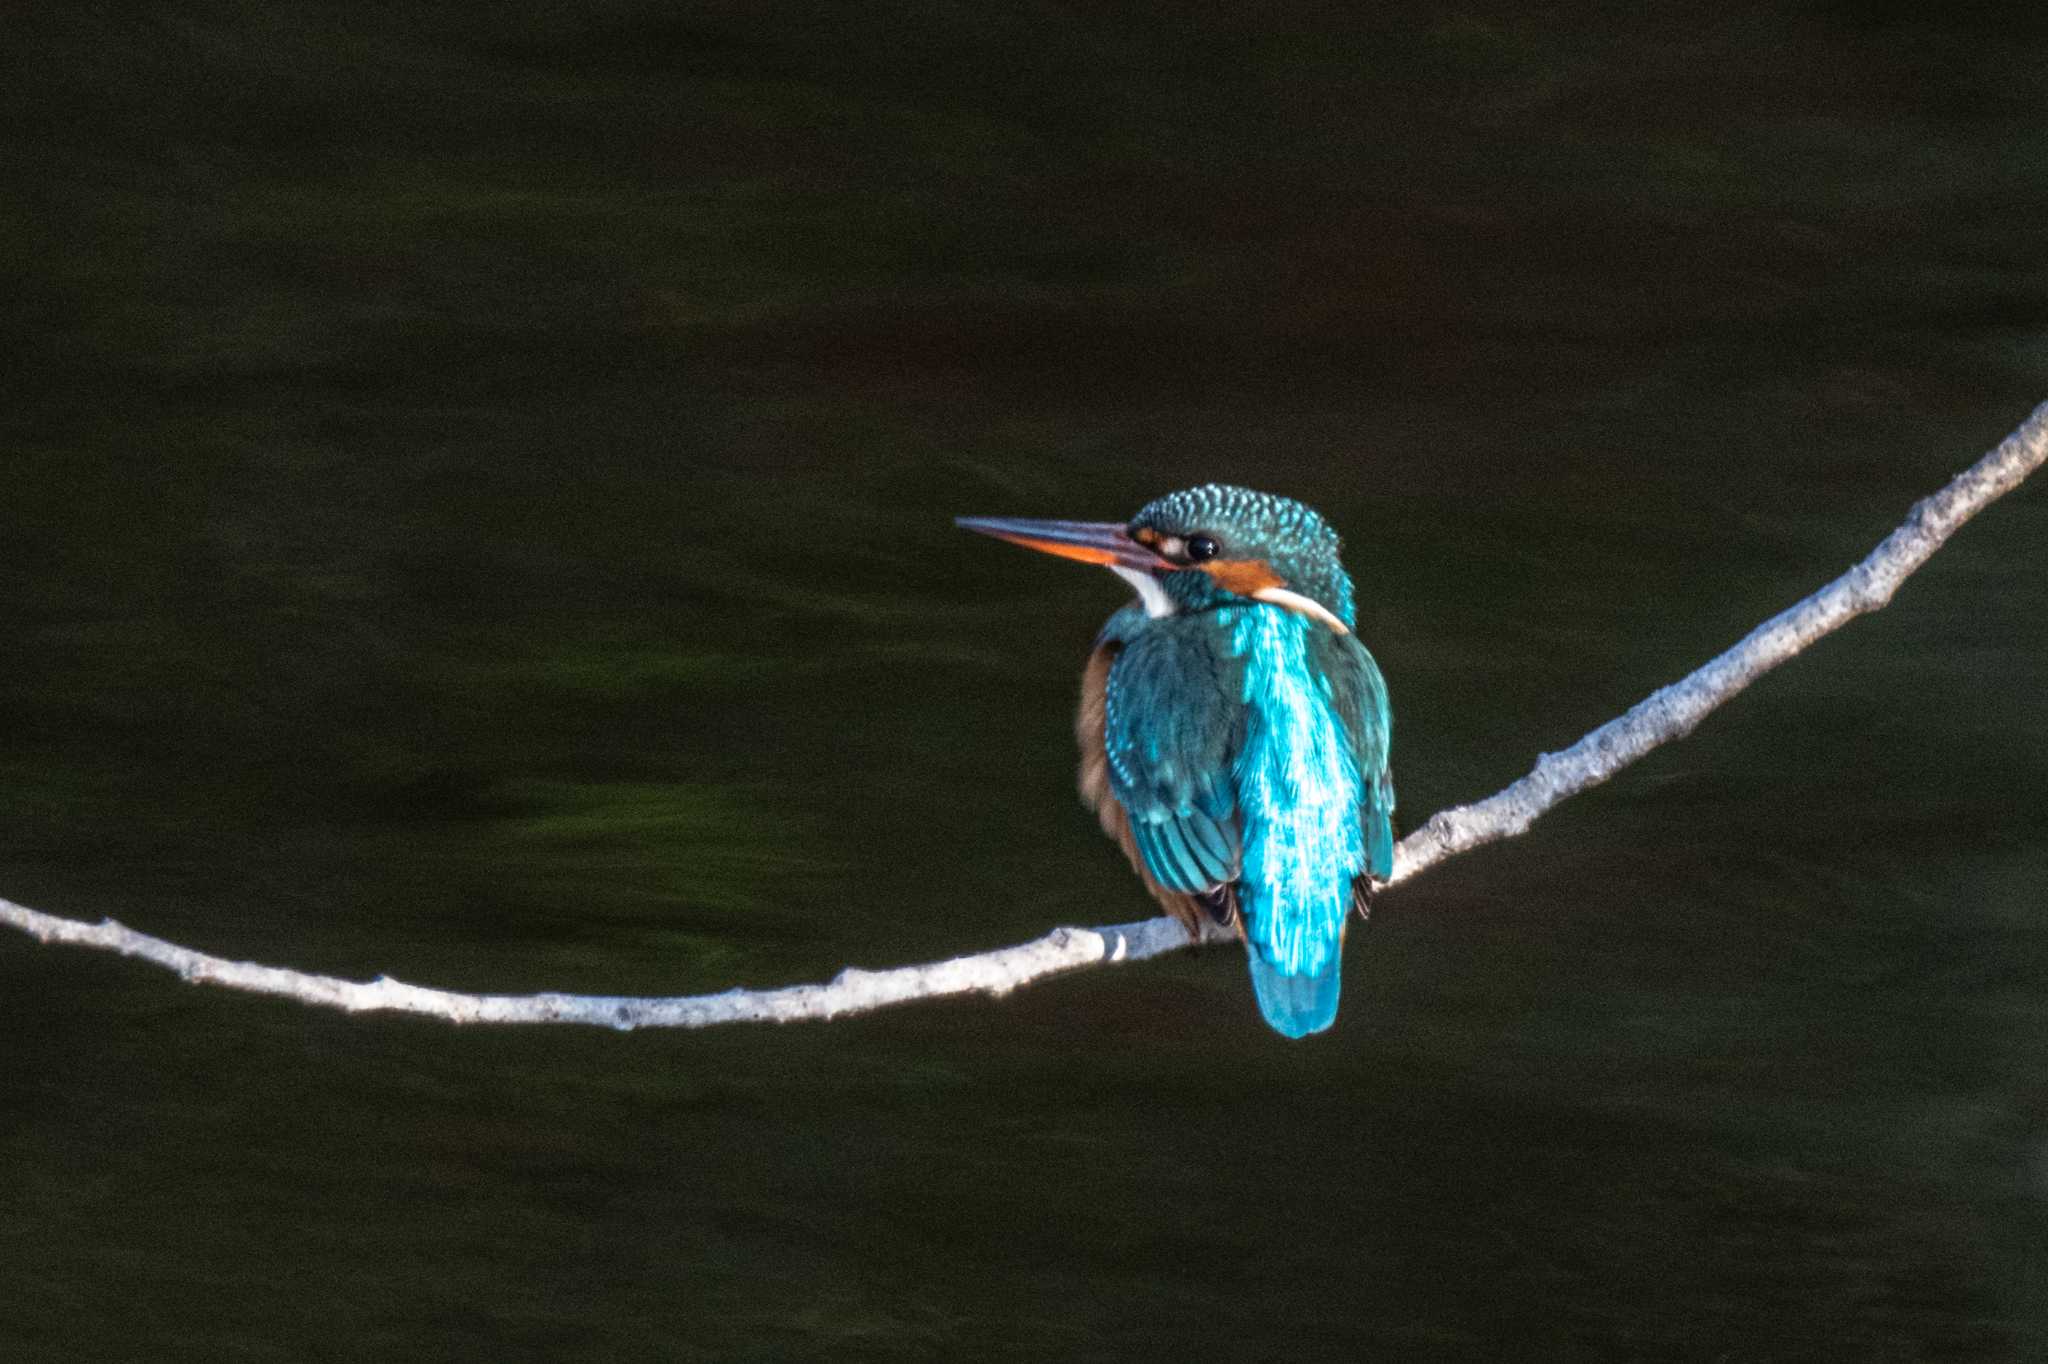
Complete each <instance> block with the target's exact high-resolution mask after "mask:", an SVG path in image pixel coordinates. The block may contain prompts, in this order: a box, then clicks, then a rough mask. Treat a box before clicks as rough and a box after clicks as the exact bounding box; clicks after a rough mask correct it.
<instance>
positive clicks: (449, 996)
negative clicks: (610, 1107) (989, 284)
mask: <svg viewBox="0 0 2048 1364" xmlns="http://www.w3.org/2000/svg"><path fill="white" fill-rule="evenodd" d="M2044 459H2048V403H2043V404H2042V405H2041V406H2039V407H2037V408H2035V409H2034V411H2033V413H2032V414H2031V415H2030V416H2029V417H2028V418H2027V420H2026V421H2025V422H2023V423H2021V425H2020V427H2019V429H2018V430H2016V431H2014V432H2013V433H2012V434H2011V435H2009V436H2007V437H2006V438H2005V440H2004V441H2003V442H2001V443H2000V444H1999V446H1998V448H1997V449H1995V450H1993V451H1991V452H1990V453H1989V454H1987V455H1985V456H1984V457H1983V458H1982V459H1980V460H1978V461H1977V462H1976V463H1975V464H1973V465H1971V466H1970V467H1969V468H1968V469H1966V470H1964V471H1963V472H1962V473H1961V474H1959V475H1957V477H1956V479H1955V481H1953V482H1952V483H1950V484H1949V485H1948V486H1947V487H1946V488H1943V489H1942V490H1941V491H1940V492H1938V493H1936V494H1934V495H1933V496H1932V497H1929V498H1926V499H1924V500H1923V501H1921V502H1920V503H1918V504H1917V505H1915V506H1914V508H1913V510H1912V513H1911V514H1910V515H1908V516H1907V518H1906V520H1905V523H1904V524H1903V525H1901V526H1900V527H1899V528H1898V529H1897V530H1895V531H1893V532H1892V533H1891V534H1890V535H1888V536H1886V537H1885V540H1884V542H1883V543H1882V544H1880V545H1879V546H1878V547H1877V548H1876V549H1875V550H1873V551H1871V553H1870V555H1869V557H1867V558H1866V559H1864V560H1863V562H1862V563H1860V564H1858V565H1856V567H1854V568H1852V569H1850V570H1849V571H1848V572H1847V573H1844V574H1843V575H1842V576H1841V577H1839V578H1837V579H1835V581H1833V582H1831V583H1829V584H1828V585H1827V586H1826V587H1824V588H1822V589H1821V590H1820V591H1818V592H1816V593H1814V594H1813V595H1812V596H1810V597H1808V598H1806V599H1805V600H1804V601H1802V602H1800V603H1798V604H1797V605H1795V606H1793V607H1791V608H1790V609H1789V610H1786V611H1783V612H1781V613H1779V614H1778V615H1776V616H1773V617H1772V618H1771V619H1769V620H1767V621H1765V622H1764V623H1763V624H1762V625H1759V626H1758V627H1757V628H1756V629H1754V630H1752V631H1750V632H1749V634H1748V636H1747V637H1745V638H1744V639H1743V640H1742V641H1741V643H1739V644H1737V645H1735V647H1734V648H1732V649H1729V650H1728V651H1727V652H1726V653H1724V654H1722V655H1720V656H1719V657H1718V658H1715V659H1714V660H1712V661H1711V662H1709V663H1707V664H1706V665H1705V666H1703V667H1701V668H1699V669H1698V670H1697V671H1695V672H1694V673H1692V674H1691V675H1690V676H1688V677H1686V678H1684V679H1683V680H1681V681H1678V682H1674V683H1672V684H1671V685H1670V686H1668V687H1664V688H1662V689H1661V690H1659V691H1657V692H1655V693H1653V694H1652V695H1650V696H1649V697H1648V698H1646V699H1645V700H1643V701H1640V702H1638V703H1637V704H1636V705H1635V706H1633V707H1631V708H1630V709H1629V711H1628V713H1627V714H1625V715H1622V716H1621V717H1619V718H1618V719H1614V720H1610V721H1608V722H1607V723H1606V724H1604V725H1602V726H1600V728H1598V729H1596V730H1594V731H1593V732H1592V733H1590V734H1588V735H1587V736H1586V737H1585V738H1583V739H1581V740H1579V741H1578V742H1577V743H1575V744H1573V745H1572V746H1571V747H1570V748H1568V749H1565V750H1564V751H1563V752H1561V753H1545V754H1543V755H1542V756H1541V757H1540V758H1538V759H1537V762H1536V766H1535V767H1534V769H1532V770H1531V771H1530V773H1529V775H1527V776H1526V777H1523V778H1522V779H1521V780H1519V781H1517V782H1515V783H1514V784H1513V785H1511V786H1509V787H1507V788H1506V789H1505V790H1503V791H1501V792H1499V793H1498V794H1496V795H1492V796H1489V797H1487V798H1486V799H1485V800H1482V801H1477V802H1475V803H1473V804H1471V805H1461V806H1458V807H1456V808H1454V809H1450V810H1444V811H1440V812H1439V813H1437V814H1435V815H1432V816H1431V817H1430V819H1429V821H1428V822H1427V823H1426V824H1424V825H1423V826H1422V828H1420V829H1418V830H1417V831H1416V832H1414V833H1412V834H1410V835H1409V836H1408V837H1407V838H1405V839H1403V840H1401V843H1400V845H1399V846H1398V847H1397V848H1395V850H1394V872H1393V875H1392V877H1391V878H1390V883H1398V882H1401V881H1406V880H1409V879H1410V878H1412V877H1415V876H1419V875H1421V874H1422V873H1423V872H1425V871H1427V870H1429V869H1430V868H1431V867H1433V866H1435V865H1436V864H1437V863H1439V862H1442V861H1443V860H1444V859H1446V858H1448V857H1453V856H1456V855H1457V854H1458V853H1461V852H1465V851H1467V850H1469V849H1472V848H1476V847H1479V846H1480V845H1481V844H1485V843H1492V842H1495V841H1496V840H1499V839H1503V838H1512V837H1514V836H1515V835H1517V834H1520V833H1522V832H1523V831H1525V830H1526V829H1527V828H1528V827H1529V825H1530V824H1531V823H1533V822H1534V821H1535V820H1536V818H1537V817H1538V816H1540V815H1542V814H1543V813H1544V812H1545V811H1547V810H1549V809H1550V808H1551V807H1552V806H1553V805H1556V804H1557V803H1558V802H1559V801H1562V800H1565V799H1566V798H1568V797H1570V796H1574V795H1576V794H1578V793H1579V792H1580V791H1583V790H1585V789H1586V788H1587V787H1589V786H1597V785H1598V784H1600V783H1601V782H1603V781H1606V780H1607V779H1608V778H1609V777H1611V776H1613V775H1614V774H1615V773H1616V772H1618V771H1620V770H1621V769H1622V768H1624V767H1626V766H1628V764H1630V763H1632V762H1634V761H1635V760H1636V759H1638V758H1640V757H1642V756H1643V755H1644V754H1646V753H1648V752H1649V751H1650V750H1651V749H1653V748H1656V747H1657V746H1658V745H1659V744H1663V743H1668V742H1669V741H1671V740H1673V739H1679V738H1683V737H1684V736H1685V735H1687V734H1690V733H1691V732H1692V731H1693V729H1694V728H1695V727H1696V726H1697V725H1698V724H1699V723H1700V721H1701V720H1703V719H1705V718H1706V716H1707V715H1708V713H1709V712H1711V711H1712V710H1713V709H1714V708H1715V707H1717V706H1719V705H1720V704H1721V703H1722V702H1724V701H1726V700H1727V699H1728V698H1729V697H1731V696H1733V695H1735V693H1737V692H1739V691H1741V690H1742V689H1743V688H1744V687H1747V686H1748V685H1749V684H1750V683H1751V682H1754V681H1755V680H1756V679H1757V678H1759V677H1761V676H1763V674H1765V673H1766V672H1769V671H1770V670H1771V669H1772V668H1775V667H1777V666H1778V664H1780V663H1783V662H1784V661H1785V660H1786V659H1788V658H1791V657H1792V656H1793V655H1794V654H1797V653H1799V652H1800V651H1801V650H1802V649H1804V648H1806V647H1807V646H1808V645H1809V644H1812V643H1813V642H1814V641H1815V640H1817V639H1819V638H1820V637H1821V636H1822V635H1825V634H1828V633H1829V632H1831V631H1833V630H1835V629H1838V628H1839V627H1841V626H1842V625H1844V624H1846V623H1848V622H1849V621H1850V620H1851V619H1853V618H1854V617H1856V616H1859V615H1862V614H1863V613H1864V612H1866V611H1875V610H1877V609H1878V608H1879V607H1881V606H1884V605H1885V604H1886V603H1888V602H1889V601H1891V599H1892V594H1893V593H1894V592H1896V591H1897V590H1898V586H1899V584H1900V583H1902V582H1904V581H1905V579H1906V578H1907V576H1908V575H1910V574H1911V573H1912V572H1913V571H1914V570H1915V569H1917V568H1919V567H1920V565H1921V564H1923V563H1925V562H1926V561H1927V559H1928V557H1929V556H1930V555H1932V554H1933V553H1934V551H1935V550H1937V549H1939V548H1940V547H1941V545H1942V543H1943V542H1944V541H1946V540H1947V539H1948V537H1949V536H1950V535H1952V534H1954V532H1955V530H1956V528H1957V527H1958V526H1960V525H1962V524H1963V522H1965V521H1967V520H1969V519H1970V518H1971V517H1972V516H1975V515H1976V514H1977V513H1978V512H1979V511H1981V510H1982V509H1983V508H1984V507H1985V506H1987V505H1989V504H1990V503H1991V502H1993V501H1995V500H1996V499H1997V498H1999V497H2000V496H2002V495H2004V494H2005V493H2007V492H2010V491H2011V490H2012V489H2013V488H2015V487H2017V486H2018V485H2019V483H2020V482H2021V481H2022V480H2023V479H2025V478H2026V477H2027V475H2028V474H2030V473H2032V472H2033V471H2034V470H2035V469H2037V468H2039V467H2040V465H2041V463H2042V462H2043V460H2044ZM0 924H6V925H8V926H9V927H13V928H18V929H20V930H21V931H22V932H24V933H28V934H30V935H32V936H34V937H35V938H37V939H39V940H40V941H42V942H46V943H49V942H59V943H70V944H73V945H76V946H80V947H97V948H103V949H105V950H107V951H110V952H117V953H120V954H121V955H122V956H127V957H137V958H140V959H141V960H143V961H148V962H154V963H155V964H156V965H158V966H162V967H165V968H166V969H168V970H172V971H175V972H177V973H178V974H179V975H180V976H182V977H184V978H185V979H186V980H188V981H194V982H201V983H205V984H209V985H222V986H226V987H228V988H230V989H236V990H250V991H254V992H256V993H258V994H269V995H282V996H284V997H286V998H288V999H296V1000H299V1001H301V1002H303V1003H306V1004H318V1005H323V1006H325V1007H328V1008H335V1009H346V1010H348V1011H350V1012H366V1011H369V1010H376V1009H390V1010H398V1011H400V1012H404V1013H416V1014H426V1015H428V1016H430V1017H434V1018H442V1019H446V1020H448V1021H449V1022H453V1023H584V1024H594V1025H597V1026H600V1027H610V1028H620V1029H631V1028H702V1027H709V1026H711V1025H712V1024H715V1023H748V1022H784V1023H786V1022H794V1021H796V1020H799V1019H813V1018H836V1017H838V1016H839V1015H841V1014H849V1013H863V1012H866V1011H867V1010H870V1009H879V1008H884V1007H886V1006H888V1005H891V1004H901V1003H906V1002H908V1001H910V1000H916V999H933V998H938V997H941V996H945V995H958V994H972V993H981V994H989V995H1005V994H1008V993H1009V992H1010V991H1012V990H1014V989H1016V988H1017V987H1018V986H1020V985H1024V984H1027V983H1029V982H1031V981H1034V980H1037V979H1039V978H1041V977H1044V976H1049V975H1055V974H1058V973H1059V972H1062V971H1072V970H1076V969H1078V968H1080V967H1084V966H1099V965H1106V964H1108V963H1111V962H1119V961H1141V960H1143V959H1145V958H1147V957H1157V956H1162V955H1164V954H1165V953H1168V952H1172V951H1176V950H1178V949H1180V948H1183V947H1186V946H1188V945H1189V942H1190V940H1189V938H1188V936H1187V934H1186V933H1185V932H1184V931H1183V930H1182V929H1181V927H1180V925H1179V924H1178V923H1176V922H1175V921H1174V920H1172V919H1166V918H1159V919H1148V920H1144V921H1142V922H1139V923H1128V924H1113V925H1110V926H1108V927H1103V928H1056V929H1054V930H1053V931H1052V932H1050V933H1048V934H1046V935H1045V936H1044V937H1042V938H1038V939H1036V940H1034V941H1032V942H1027V943H1021V944H1019V945H1018V946H1015V947H1005V948H1000V949H998V950H996V951H993V952H981V953H977V954H975V955H973V956H968V957H957V958H954V959H953V960H951V961H938V962H929V963H926V964H924V965H921V966H899V967H896V968H894V969H892V970H885V971H863V970H860V969H858V968H854V967H848V968H847V969H846V970H844V971H841V972H840V973H839V974H838V975H837V976H835V977H833V979H832V980H831V981H829V982H827V983H826V984H823V985H792V986H788V987H786V988H784V989H780V990H737V989H736V990H727V991H726V992H725V993H723V994H716V995H694V996H681V997H674V998H629V997H615V996H605V995H566V994H541V995H464V994H454V993H451V992H449V991H445V990H430V989H423V988H421V987H419V986H415V985H407V984H405V983H404V982H402V981H397V980H393V979H391V978H390V977H389V976H380V977H378V978H377V979H376V980H373V981H348V980H341V979H338V978H336V977H333V976H315V975H307V974H304V973H302V972H298V971H290V970H286V969H284V968H282V967H276V966H262V965H257V964H255V963H252V962H238V961H229V960H227V959H226V958H224V957H214V956H208V955H207V954H206V953H203V952H194V951H192V950H191V949H190V948H185V947H179V946H178V945H177V944H175V943H170V942H165V941H164V940H163V939H161V938H153V937H151V936H149V935H148V934H146V933H138V932H136V931H135V930H133V929H131V928H125V927H123V926H122V925H120V924H118V923H115V922H114V921H113V920H111V919H107V920H103V921H101V922H100V923H97V924H87V923H80V922H78V921H77V920H75V919H64V918H59V917H57V916H56V915H52V914H44V913H41V912H39V911H37V910H33V909H28V908H25V907H24V906H21V905H17V904H12V903H10V902H8V901H6V900H0Z"/></svg>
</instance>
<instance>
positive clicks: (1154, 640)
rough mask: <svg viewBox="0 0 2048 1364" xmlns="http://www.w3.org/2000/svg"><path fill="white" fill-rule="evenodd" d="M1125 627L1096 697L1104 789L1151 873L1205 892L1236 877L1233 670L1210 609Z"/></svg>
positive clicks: (1239, 716)
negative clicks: (1100, 709) (1118, 806)
mask: <svg viewBox="0 0 2048 1364" xmlns="http://www.w3.org/2000/svg"><path fill="white" fill-rule="evenodd" d="M1125 624H1126V625H1127V626H1128V627H1130V628H1129V630H1128V636H1127V637H1126V638H1125V639H1124V640H1123V641H1122V648H1121V649H1120V650H1119V651H1118V653H1117V655H1116V658H1115V661H1114V663H1113V664H1112V666H1111V668H1110V671H1109V676H1108V679H1107V683H1108V685H1107V692H1106V695H1105V697H1104V702H1103V737H1102V744H1103V754H1104V758H1105V760H1106V762H1107V764H1108V778H1109V788H1110V791H1111V793H1112V794H1114V795H1115V797H1116V799H1117V801H1118V803H1119V804H1121V805H1122V806H1123V808H1124V813H1125V816H1126V818H1127V819H1128V820H1129V822H1130V835H1131V842H1132V844H1133V846H1134V847H1135V849H1136V851H1137V854H1138V857H1139V858H1140V859H1141V860H1142V861H1143V863H1144V867H1145V870H1146V871H1147V872H1148V873H1150V875H1151V877H1152V879H1153V880H1155V881H1156V882H1158V883H1159V885H1160V886H1161V887H1163V888H1164V889H1166V890H1169V891H1177V892H1180V893H1182V894H1187V895H1203V894H1206V893H1209V892H1213V891H1215V890H1217V889H1218V888H1219V887H1223V886H1227V885H1229V884H1230V883H1231V882H1233V881H1235V880H1236V879H1237V873H1238V867H1239V863H1240V860H1241V858H1242V850H1241V848H1240V846H1239V835H1238V828H1237V820H1236V793H1235V791H1234V790H1233V789H1232V785H1231V760H1232V757H1233V755H1234V753H1235V751H1236V748H1237V744H1238V742H1239V738H1240V735H1241V734H1242V731H1243V728H1244V705H1243V702H1242V701H1241V699H1240V698H1239V680H1238V679H1239V676H1240V673H1241V667H1240V665H1239V664H1238V661H1237V660H1236V659H1235V658H1234V657H1233V656H1232V655H1231V653H1230V650H1229V640H1228V635H1227V632H1226V631H1225V630H1224V629H1223V628H1222V627H1221V626H1220V625H1219V623H1218V622H1217V621H1216V620H1215V618H1214V617H1213V615H1212V614H1210V613H1198V614H1193V615H1186V616H1171V617H1167V618H1165V619H1163V620H1146V621H1145V622H1144V623H1143V624H1142V625H1135V624H1133V623H1130V622H1125ZM1117 625H1118V622H1117V621H1116V620H1112V622H1111V626H1112V628H1115V627H1116V626H1117Z"/></svg>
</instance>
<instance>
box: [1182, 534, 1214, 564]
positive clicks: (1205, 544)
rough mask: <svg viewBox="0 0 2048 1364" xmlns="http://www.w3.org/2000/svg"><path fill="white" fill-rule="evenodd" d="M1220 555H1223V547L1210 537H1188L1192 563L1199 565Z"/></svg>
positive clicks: (1189, 555)
mask: <svg viewBox="0 0 2048 1364" xmlns="http://www.w3.org/2000/svg"><path fill="white" fill-rule="evenodd" d="M1220 553H1222V546H1220V545H1218V544H1217V543H1216V541H1215V540H1213V539H1211V538H1210V537H1209V536H1207V535H1191V536H1189V537H1188V559H1189V560H1190V561H1191V562H1193V563H1198V564H1199V563H1201V562H1202V560H1204V559H1213V558H1215V557H1216V556H1217V555H1218V554H1220Z"/></svg>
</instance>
